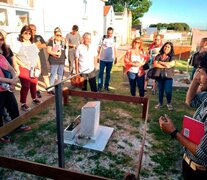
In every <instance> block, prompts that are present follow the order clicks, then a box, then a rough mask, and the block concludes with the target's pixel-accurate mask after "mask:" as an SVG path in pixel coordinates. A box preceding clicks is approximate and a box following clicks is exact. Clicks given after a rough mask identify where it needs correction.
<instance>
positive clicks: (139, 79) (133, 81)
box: [127, 72, 145, 97]
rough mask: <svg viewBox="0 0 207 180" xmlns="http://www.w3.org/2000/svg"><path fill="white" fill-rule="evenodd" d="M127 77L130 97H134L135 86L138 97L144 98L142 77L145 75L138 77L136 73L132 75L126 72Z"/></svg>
mask: <svg viewBox="0 0 207 180" xmlns="http://www.w3.org/2000/svg"><path fill="white" fill-rule="evenodd" d="M127 75H128V78H129V85H130V93H131V95H132V96H136V84H137V87H138V89H139V96H140V97H144V77H145V75H143V76H140V77H138V76H137V73H132V72H128V73H127Z"/></svg>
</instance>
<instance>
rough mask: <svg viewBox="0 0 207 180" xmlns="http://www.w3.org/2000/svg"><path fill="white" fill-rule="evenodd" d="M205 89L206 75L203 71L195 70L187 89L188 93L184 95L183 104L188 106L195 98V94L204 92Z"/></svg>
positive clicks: (206, 86) (206, 85)
mask: <svg viewBox="0 0 207 180" xmlns="http://www.w3.org/2000/svg"><path fill="white" fill-rule="evenodd" d="M206 89H207V74H206V72H205V70H204V69H201V68H199V69H197V70H196V72H195V74H194V77H193V80H192V82H191V84H190V87H189V88H188V92H187V94H186V100H185V103H186V104H187V105H190V102H191V101H192V99H193V98H194V97H195V96H196V94H198V93H200V92H202V91H206Z"/></svg>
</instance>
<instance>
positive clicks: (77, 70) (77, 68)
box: [75, 57, 79, 74]
mask: <svg viewBox="0 0 207 180" xmlns="http://www.w3.org/2000/svg"><path fill="white" fill-rule="evenodd" d="M78 60H79V59H78V58H77V57H76V58H75V70H76V74H78V73H79V67H78Z"/></svg>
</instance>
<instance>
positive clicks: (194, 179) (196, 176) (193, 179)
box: [183, 160, 207, 180]
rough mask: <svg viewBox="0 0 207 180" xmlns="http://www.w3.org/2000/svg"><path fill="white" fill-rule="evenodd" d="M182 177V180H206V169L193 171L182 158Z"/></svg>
mask: <svg viewBox="0 0 207 180" xmlns="http://www.w3.org/2000/svg"><path fill="white" fill-rule="evenodd" d="M183 178H184V180H207V171H201V170H196V171H194V170H193V169H192V168H191V167H190V166H189V165H188V164H187V163H186V161H185V160H183Z"/></svg>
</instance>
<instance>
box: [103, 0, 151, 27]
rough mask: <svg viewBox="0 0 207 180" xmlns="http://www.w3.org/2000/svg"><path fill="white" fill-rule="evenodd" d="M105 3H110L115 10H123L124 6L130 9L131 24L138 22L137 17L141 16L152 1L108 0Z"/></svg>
mask: <svg viewBox="0 0 207 180" xmlns="http://www.w3.org/2000/svg"><path fill="white" fill-rule="evenodd" d="M106 5H112V6H113V8H114V11H115V12H123V10H124V8H125V7H126V8H127V9H129V10H131V12H132V24H133V25H137V24H140V20H139V18H141V17H143V15H144V13H146V12H147V11H148V10H149V8H150V6H151V5H152V1H150V0H109V1H108V2H106Z"/></svg>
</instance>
